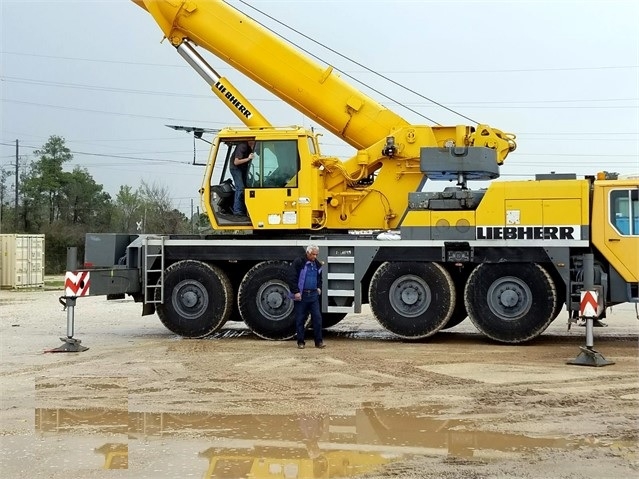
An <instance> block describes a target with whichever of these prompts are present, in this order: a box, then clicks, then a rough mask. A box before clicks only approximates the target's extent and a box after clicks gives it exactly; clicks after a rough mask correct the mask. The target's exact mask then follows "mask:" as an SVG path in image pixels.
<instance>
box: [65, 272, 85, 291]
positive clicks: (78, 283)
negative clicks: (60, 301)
mask: <svg viewBox="0 0 639 479" xmlns="http://www.w3.org/2000/svg"><path fill="white" fill-rule="evenodd" d="M90 285H91V280H90V279H89V272H88V271H80V272H79V273H75V272H73V271H67V273H66V274H65V275H64V294H65V296H88V295H89V286H90Z"/></svg>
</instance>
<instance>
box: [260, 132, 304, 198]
mask: <svg viewBox="0 0 639 479" xmlns="http://www.w3.org/2000/svg"><path fill="white" fill-rule="evenodd" d="M251 163H252V164H251V170H250V173H251V174H252V179H253V183H252V184H251V187H252V188H285V187H291V188H295V187H297V172H298V171H299V153H298V151H297V141H296V140H267V141H258V142H257V143H256V145H255V158H254V159H253V161H252V162H251Z"/></svg>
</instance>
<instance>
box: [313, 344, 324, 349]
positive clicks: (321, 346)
mask: <svg viewBox="0 0 639 479" xmlns="http://www.w3.org/2000/svg"><path fill="white" fill-rule="evenodd" d="M315 347H316V348H318V349H324V348H325V347H326V344H324V343H319V344H316V345H315Z"/></svg>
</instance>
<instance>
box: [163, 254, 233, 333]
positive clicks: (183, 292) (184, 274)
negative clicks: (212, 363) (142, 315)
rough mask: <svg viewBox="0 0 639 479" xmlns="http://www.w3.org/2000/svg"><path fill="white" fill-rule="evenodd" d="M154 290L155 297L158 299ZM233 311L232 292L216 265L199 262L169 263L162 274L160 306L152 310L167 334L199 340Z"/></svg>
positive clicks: (221, 324)
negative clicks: (155, 312) (161, 300)
mask: <svg viewBox="0 0 639 479" xmlns="http://www.w3.org/2000/svg"><path fill="white" fill-rule="evenodd" d="M159 296H160V290H159V289H156V293H155V298H156V299H159ZM232 309H233V289H232V288H231V282H230V281H229V280H228V278H227V276H226V274H224V272H223V271H222V270H221V269H220V268H218V267H217V266H212V265H209V264H207V263H203V262H201V261H194V260H185V261H178V262H177V263H173V264H172V265H171V266H169V267H168V268H166V270H165V272H164V304H158V305H157V307H156V310H157V313H158V316H159V317H160V321H162V324H164V326H166V328H167V329H168V330H169V331H172V332H174V333H175V334H179V335H180V336H184V337H187V338H201V337H203V336H206V335H208V334H211V333H213V332H214V331H217V330H218V329H220V328H221V327H222V326H223V325H224V323H226V321H227V320H228V319H229V316H230V315H231V311H232Z"/></svg>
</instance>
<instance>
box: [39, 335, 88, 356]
mask: <svg viewBox="0 0 639 479" xmlns="http://www.w3.org/2000/svg"><path fill="white" fill-rule="evenodd" d="M60 340H61V341H62V345H60V346H58V347H57V348H55V349H50V350H49V352H50V353H81V352H82V351H86V350H87V349H89V348H87V347H86V346H80V343H81V342H82V341H80V340H79V339H75V338H60Z"/></svg>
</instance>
